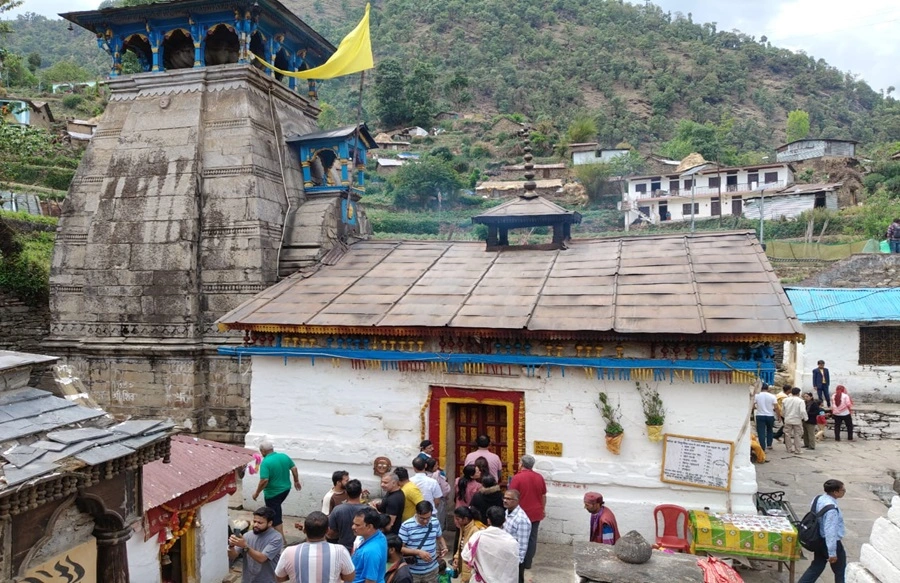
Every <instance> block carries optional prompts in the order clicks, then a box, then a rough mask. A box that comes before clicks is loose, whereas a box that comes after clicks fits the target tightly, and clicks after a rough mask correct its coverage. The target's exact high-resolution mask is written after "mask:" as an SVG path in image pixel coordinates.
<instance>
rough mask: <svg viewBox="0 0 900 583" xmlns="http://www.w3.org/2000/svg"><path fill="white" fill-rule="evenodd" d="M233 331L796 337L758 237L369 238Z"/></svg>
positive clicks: (298, 279) (240, 317)
mask: <svg viewBox="0 0 900 583" xmlns="http://www.w3.org/2000/svg"><path fill="white" fill-rule="evenodd" d="M219 322H220V323H221V324H223V325H224V326H226V327H230V328H236V329H242V328H254V327H257V326H259V327H265V326H335V327H371V328H376V327H428V328H444V327H448V328H462V329H471V328H490V329H501V330H503V329H505V330H527V331H552V332H617V333H623V334H643V333H650V334H691V335H694V334H704V333H706V334H726V335H732V334H733V335H765V336H779V337H781V336H784V337H792V338H794V337H797V336H799V335H801V333H800V329H799V324H798V322H797V319H796V316H795V315H794V312H793V310H792V309H791V305H790V302H789V301H788V299H787V297H786V296H785V294H784V291H783V290H782V288H781V284H780V283H779V281H778V278H777V277H776V275H775V273H774V271H773V270H772V266H771V265H770V264H769V261H768V259H767V258H766V256H765V253H764V252H763V250H762V248H761V247H760V245H759V242H758V241H757V239H756V237H755V236H754V235H753V233H752V232H718V233H696V234H693V235H684V234H680V235H663V236H654V237H622V238H608V239H590V240H584V239H582V240H574V241H571V243H569V248H568V249H564V250H517V251H514V252H503V251H487V250H485V246H484V243H482V242H463V241H428V242H426V241H402V242H391V241H362V242H358V243H355V244H354V245H352V246H351V247H350V250H349V251H348V252H347V253H346V254H345V255H344V257H343V258H342V259H341V260H340V261H339V262H338V263H337V264H335V265H333V266H323V267H321V269H319V270H318V271H317V272H316V273H315V274H313V275H310V276H308V277H305V278H304V277H303V275H299V274H298V275H295V276H292V277H290V278H288V279H285V280H284V281H282V282H280V283H278V284H276V285H274V286H273V287H271V288H269V289H267V290H265V291H263V292H262V293H260V294H258V295H257V296H256V297H255V298H253V299H251V300H249V301H247V302H245V303H244V304H242V305H241V306H239V307H238V308H236V309H234V310H232V311H231V312H230V313H228V314H227V315H225V316H224V317H222V318H221V319H220V320H219Z"/></svg>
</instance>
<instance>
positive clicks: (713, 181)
mask: <svg viewBox="0 0 900 583" xmlns="http://www.w3.org/2000/svg"><path fill="white" fill-rule="evenodd" d="M721 184H722V179H721V178H719V177H718V176H711V177H710V179H709V187H710V188H719V186H720V185H721Z"/></svg>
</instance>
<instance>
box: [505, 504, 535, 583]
mask: <svg viewBox="0 0 900 583" xmlns="http://www.w3.org/2000/svg"><path fill="white" fill-rule="evenodd" d="M503 507H504V508H506V522H504V523H503V530H505V531H506V532H508V533H509V534H511V535H512V537H513V538H514V539H516V542H518V543H519V583H525V554H526V553H527V552H528V539H529V538H530V537H531V520H530V519H529V518H528V515H527V514H525V511H524V510H522V507H521V506H519V491H518V490H507V491H506V493H505V494H504V495H503Z"/></svg>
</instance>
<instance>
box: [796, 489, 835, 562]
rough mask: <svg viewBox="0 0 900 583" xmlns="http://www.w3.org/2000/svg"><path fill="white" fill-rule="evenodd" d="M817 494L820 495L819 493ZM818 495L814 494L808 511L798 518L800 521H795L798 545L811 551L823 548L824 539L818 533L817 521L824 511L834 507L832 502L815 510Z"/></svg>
mask: <svg viewBox="0 0 900 583" xmlns="http://www.w3.org/2000/svg"><path fill="white" fill-rule="evenodd" d="M819 496H821V494H820V495H819ZM819 496H816V499H815V500H813V502H812V505H811V506H810V508H809V512H807V513H806V514H805V515H804V516H803V518H801V519H800V522H798V523H797V533H798V535H799V536H798V538H799V539H800V546H802V547H803V548H804V549H806V550H808V551H812V552H816V551H823V550H825V539H824V538H822V535H821V534H820V533H819V521H820V520H822V517H823V516H825V513H826V512H828V511H829V510H834V509H835V505H834V504H828V505H827V506H825V507H824V508H822V509H821V510H819V511H818V512H816V504H818V502H819Z"/></svg>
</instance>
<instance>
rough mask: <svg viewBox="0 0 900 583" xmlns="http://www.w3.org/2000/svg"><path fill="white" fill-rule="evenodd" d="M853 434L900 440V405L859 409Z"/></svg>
mask: <svg viewBox="0 0 900 583" xmlns="http://www.w3.org/2000/svg"><path fill="white" fill-rule="evenodd" d="M853 432H854V433H855V434H856V435H858V436H859V437H862V438H863V439H900V405H897V404H891V403H881V404H878V405H876V404H871V405H864V408H857V409H856V410H855V412H854V415H853ZM832 435H833V434H832ZM898 581H900V579H898Z"/></svg>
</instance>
